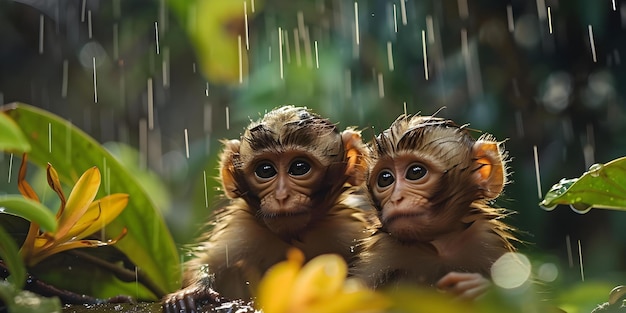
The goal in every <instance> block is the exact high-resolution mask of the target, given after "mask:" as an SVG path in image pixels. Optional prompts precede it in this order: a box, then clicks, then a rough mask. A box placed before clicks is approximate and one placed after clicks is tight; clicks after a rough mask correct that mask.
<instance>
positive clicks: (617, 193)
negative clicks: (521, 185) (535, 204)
mask: <svg viewBox="0 0 626 313" xmlns="http://www.w3.org/2000/svg"><path fill="white" fill-rule="evenodd" d="M558 204H568V205H570V206H571V207H572V209H573V210H574V211H576V212H579V213H586V212H588V211H589V210H590V209H591V208H604V209H612V210H622V211H626V157H622V158H619V159H615V160H613V161H611V162H609V163H606V164H594V165H592V166H591V167H590V168H589V170H588V171H587V172H585V173H584V174H583V175H582V176H580V177H579V178H572V179H565V178H564V179H561V181H560V182H559V183H557V184H555V185H554V186H552V188H550V191H548V193H547V194H546V196H545V197H544V199H543V201H541V203H539V205H540V206H542V207H543V208H545V209H546V210H552V209H554V207H556V205H558Z"/></svg>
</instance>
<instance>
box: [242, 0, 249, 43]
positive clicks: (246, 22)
mask: <svg viewBox="0 0 626 313" xmlns="http://www.w3.org/2000/svg"><path fill="white" fill-rule="evenodd" d="M243 21H244V31H245V35H246V50H250V39H249V35H248V32H249V30H248V1H244V2H243Z"/></svg>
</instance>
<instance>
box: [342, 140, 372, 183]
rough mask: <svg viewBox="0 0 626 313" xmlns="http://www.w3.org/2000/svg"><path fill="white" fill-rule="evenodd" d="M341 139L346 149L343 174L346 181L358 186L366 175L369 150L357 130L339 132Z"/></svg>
mask: <svg viewBox="0 0 626 313" xmlns="http://www.w3.org/2000/svg"><path fill="white" fill-rule="evenodd" d="M341 139H342V141H343V146H344V149H345V151H346V162H347V164H346V173H345V174H346V176H347V177H348V183H349V184H351V185H352V186H358V185H360V184H362V183H363V182H364V181H365V177H366V176H367V171H368V164H367V162H368V160H369V152H368V150H367V147H366V146H365V144H364V143H363V139H362V138H361V133H360V132H358V131H355V130H353V129H350V128H349V129H346V130H344V131H343V132H342V133H341Z"/></svg>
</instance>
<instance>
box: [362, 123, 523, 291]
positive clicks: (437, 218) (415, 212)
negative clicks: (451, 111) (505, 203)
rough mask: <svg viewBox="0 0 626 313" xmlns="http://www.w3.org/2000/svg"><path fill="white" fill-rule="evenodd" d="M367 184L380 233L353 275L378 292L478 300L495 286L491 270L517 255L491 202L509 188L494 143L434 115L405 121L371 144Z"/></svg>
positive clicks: (508, 230) (364, 245)
mask: <svg viewBox="0 0 626 313" xmlns="http://www.w3.org/2000/svg"><path fill="white" fill-rule="evenodd" d="M371 148H372V167H371V171H370V176H369V179H368V187H369V190H370V194H371V198H372V201H373V202H374V204H375V206H376V208H377V210H378V213H379V214H378V215H379V220H380V225H379V226H378V228H379V229H378V232H377V233H375V234H374V235H373V236H371V237H368V238H366V239H364V240H363V241H362V253H361V254H360V257H359V260H358V261H356V265H355V268H354V274H355V275H356V276H358V277H360V278H362V279H364V280H365V281H366V282H367V283H368V284H369V285H370V286H372V287H374V288H377V287H382V286H388V285H392V284H397V283H412V284H415V283H419V284H423V285H429V286H432V285H434V286H436V287H437V288H439V289H443V290H446V291H449V292H451V293H452V294H455V295H457V296H458V297H460V298H467V299H473V298H475V297H477V296H479V295H480V294H482V293H483V292H484V291H485V290H486V289H487V287H488V286H489V285H490V283H489V281H488V280H487V278H488V277H490V268H491V265H492V264H493V262H494V261H495V260H496V259H498V258H499V257H500V256H502V255H503V254H504V253H506V252H509V251H514V247H513V245H512V243H511V242H513V241H515V240H516V239H515V237H514V236H513V235H512V233H511V228H510V227H509V226H507V225H506V224H505V223H503V222H502V221H501V218H502V217H504V216H506V214H507V213H506V211H504V210H502V209H496V208H492V207H491V206H490V205H489V201H490V200H492V199H495V198H496V197H498V196H499V195H500V193H501V192H502V190H503V188H504V185H505V183H506V164H505V162H506V156H505V155H503V153H502V151H501V149H500V143H498V142H496V141H495V139H494V138H493V137H492V136H489V135H483V136H481V137H480V138H479V139H478V140H475V139H474V138H472V136H471V135H470V134H469V132H468V130H467V129H465V127H464V126H461V127H459V126H457V125H455V124H454V123H453V122H452V121H450V120H445V119H441V118H437V117H433V116H419V115H417V116H406V115H402V116H400V117H399V118H398V119H396V121H394V122H393V124H392V125H391V127H389V129H387V130H385V131H384V132H382V133H381V134H380V135H378V136H377V137H376V138H375V139H374V140H373V142H372V144H371Z"/></svg>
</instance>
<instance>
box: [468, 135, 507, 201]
mask: <svg viewBox="0 0 626 313" xmlns="http://www.w3.org/2000/svg"><path fill="white" fill-rule="evenodd" d="M472 153H473V157H474V160H475V161H474V162H475V163H476V164H475V165H476V167H475V168H476V173H475V174H474V178H475V180H476V183H477V184H478V186H479V187H480V189H481V196H483V197H484V198H486V199H495V198H497V197H498V196H499V195H500V193H501V192H502V190H503V189H504V185H505V183H506V174H505V168H504V161H503V159H502V153H501V152H500V147H499V144H498V142H495V141H492V140H489V139H488V138H487V139H484V140H483V139H479V140H478V141H476V143H474V147H473V148H472Z"/></svg>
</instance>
